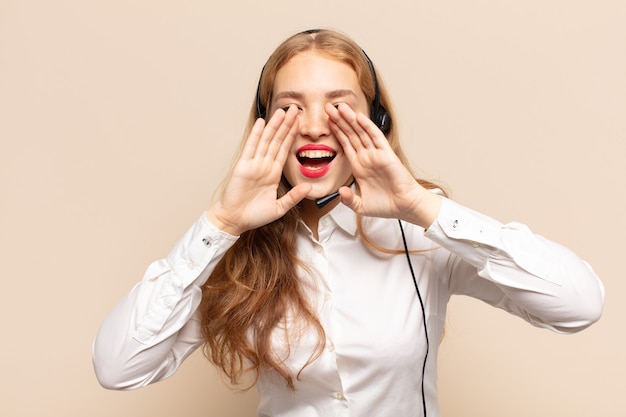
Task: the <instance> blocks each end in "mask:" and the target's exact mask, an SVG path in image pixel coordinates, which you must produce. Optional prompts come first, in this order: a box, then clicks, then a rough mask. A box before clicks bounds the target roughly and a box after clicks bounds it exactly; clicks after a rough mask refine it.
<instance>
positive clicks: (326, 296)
mask: <svg viewBox="0 0 626 417" xmlns="http://www.w3.org/2000/svg"><path fill="white" fill-rule="evenodd" d="M324 301H330V294H329V293H326V294H324Z"/></svg>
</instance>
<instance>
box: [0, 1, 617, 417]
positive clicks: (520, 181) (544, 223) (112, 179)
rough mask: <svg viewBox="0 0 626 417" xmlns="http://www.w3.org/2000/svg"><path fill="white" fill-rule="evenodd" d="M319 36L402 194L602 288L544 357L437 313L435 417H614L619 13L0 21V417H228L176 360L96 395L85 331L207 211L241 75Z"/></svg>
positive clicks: (440, 5) (137, 6)
mask: <svg viewBox="0 0 626 417" xmlns="http://www.w3.org/2000/svg"><path fill="white" fill-rule="evenodd" d="M318 26H323V27H332V28H337V29H340V30H343V31H345V32H347V33H348V34H350V35H352V36H353V37H354V38H355V39H356V40H357V41H358V42H359V43H360V44H361V46H362V47H363V48H365V50H366V51H367V52H368V54H369V55H370V57H372V59H373V60H374V61H375V62H376V64H377V65H378V67H379V71H380V73H381V74H382V76H383V77H384V79H385V80H386V82H387V84H388V86H389V88H390V90H391V93H392V96H393V97H394V102H395V105H396V107H397V108H398V110H399V115H400V120H399V122H400V126H401V129H402V133H403V135H402V137H403V143H404V145H405V147H406V149H407V151H408V154H409V155H410V157H411V159H412V160H413V162H414V163H415V166H416V167H418V168H419V170H420V172H421V173H422V174H423V175H424V176H426V177H428V178H431V179H435V180H439V181H443V182H444V183H445V184H446V185H448V186H449V187H450V189H451V190H452V196H453V197H454V198H455V199H457V200H458V201H460V202H462V203H464V204H467V205H469V206H471V207H473V208H476V209H478V210H481V211H484V212H486V213H488V214H490V215H492V216H494V217H496V218H498V219H500V220H502V221H511V220H517V221H522V222H525V223H527V224H529V225H531V227H532V228H533V229H534V230H535V231H536V232H538V233H540V234H543V235H546V236H548V237H550V238H552V239H554V240H557V241H559V242H561V243H564V244H565V245H567V246H569V247H571V248H572V249H574V250H575V251H576V252H577V253H579V254H580V255H581V256H582V257H583V258H585V259H586V260H588V261H589V262H590V263H591V264H592V265H593V266H594V267H595V269H596V271H597V272H598V274H599V275H600V276H601V277H602V279H603V281H604V284H605V286H606V290H607V300H606V306H605V312H604V316H603V318H602V320H601V321H600V322H599V323H597V324H596V325H595V326H593V327H592V328H590V329H588V330H587V331H585V332H583V333H580V334H577V335H573V336H561V335H556V334H552V333H550V332H548V331H545V330H539V329H535V328H533V327H531V326H529V325H526V324H525V323H524V322H522V321H521V320H519V319H517V318H514V317H510V316H508V315H506V314H505V313H502V312H500V311H498V310H495V309H493V308H490V307H487V306H484V305H482V304H480V303H479V302H476V301H474V300H469V299H462V298H457V299H454V300H453V302H452V303H451V306H450V315H449V319H448V323H447V335H446V338H445V340H444V341H443V344H442V347H441V354H440V363H439V367H440V370H441V375H440V389H441V402H442V411H443V415H444V416H447V417H453V416H464V417H490V416H493V417H501V416H507V417H518V416H519V417H522V416H530V415H532V416H535V417H548V416H555V415H564V416H565V415H566V416H570V417H578V416H580V417H582V416H585V417H587V416H623V415H624V412H626V396H625V395H624V393H623V389H624V382H623V376H624V375H625V374H626V340H625V336H624V335H625V334H626V331H625V330H626V329H625V325H624V317H625V316H626V307H625V305H626V303H625V302H624V301H623V300H624V297H625V293H626V284H625V283H624V276H623V275H624V274H623V265H622V263H623V262H624V250H623V249H624V247H623V246H624V244H623V238H622V236H623V235H624V230H625V227H626V220H625V218H626V213H625V211H626V201H625V198H624V185H623V184H624V179H625V178H626V168H625V164H624V151H625V150H626V145H625V141H626V121H625V119H626V117H625V116H626V2H624V1H623V0H612V1H609V0H599V1H593V2H591V1H578V0H556V1H546V0H529V1H521V0H519V1H506V0H502V1H487V0H472V1H467V0H449V1H446V0H440V1H407V0H404V1H399V0H387V1H375V2H374V1H360V0H354V1H352V0H351V1H341V0H332V1H329V0H318V1H315V2H313V1H308V2H298V1H295V0H291V1H282V0H281V1H265V2H256V1H243V0H237V1H223V2H220V3H217V2H216V1H212V0H206V1H192V0H180V1H176V2H175V1H169V2H168V1H154V0H152V1H147V0H145V1H140V0H135V1H124V2H122V1H110V0H109V1H104V0H98V1H79V0H74V1H71V0H59V1H44V0H19V1H18V0H15V1H12V0H1V1H0V254H1V255H0V256H1V265H2V286H1V289H2V290H1V291H2V292H1V294H2V300H1V302H0V317H1V320H2V323H1V330H2V333H3V335H2V344H1V348H0V349H1V351H0V352H1V355H0V415H2V416H79V415H80V416H91V417H97V416H171V415H177V416H186V417H193V416H198V417H200V416H202V417H207V416H208V417H212V416H251V415H253V413H254V411H253V410H254V408H255V401H256V393H254V392H251V393H248V394H245V395H239V394H233V393H231V392H230V391H228V390H227V389H226V388H224V387H223V386H222V384H221V382H220V379H219V376H218V375H217V374H216V372H215V371H214V370H213V368H212V367H211V366H210V365H209V364H208V363H207V362H206V361H204V359H203V358H202V356H201V355H200V354H196V355H194V356H193V357H192V358H191V359H190V360H189V361H188V362H187V363H185V364H184V366H183V368H182V369H181V370H180V371H179V372H178V373H177V375H175V376H174V377H173V378H172V379H170V380H169V381H166V382H162V383H159V384H156V385H154V386H151V387H148V388H146V389H142V390H139V391H135V392H130V393H129V392H109V391H106V390H104V389H102V388H100V387H99V386H98V384H97V382H96V380H95V377H94V375H93V371H92V368H91V354H90V345H91V340H92V338H93V336H94V334H95V333H96V330H97V328H98V326H99V323H100V322H101V320H102V319H103V317H104V315H105V314H106V313H107V312H108V311H109V310H110V309H111V308H112V307H113V305H114V304H115V303H116V302H117V301H118V300H119V299H120V298H121V297H122V296H123V295H124V294H125V293H126V292H127V291H128V290H129V289H130V287H131V286H132V285H133V284H134V283H135V282H136V281H137V280H139V279H140V278H141V276H142V275H143V272H144V269H145V268H146V266H147V265H148V263H149V262H151V261H152V260H154V259H156V258H159V257H162V256H164V255H165V254H166V253H167V251H168V249H169V248H170V247H171V246H172V245H173V243H174V242H175V241H176V240H177V239H178V237H179V236H180V235H181V234H182V233H183V232H184V230H186V228H187V226H188V225H189V224H191V222H193V221H194V220H195V219H196V218H197V216H199V215H200V214H201V213H202V211H203V210H204V209H205V208H206V207H207V206H208V204H209V202H210V200H211V198H212V192H213V190H214V189H215V187H216V185H217V184H218V183H219V181H220V180H221V179H222V177H223V175H224V173H225V171H226V170H227V169H228V167H229V165H230V163H231V160H232V154H233V152H234V150H235V148H236V146H237V144H238V142H239V140H240V134H241V132H242V130H243V125H244V121H245V118H246V115H247V112H248V109H249V106H250V104H251V100H252V98H253V94H254V89H255V86H256V82H257V77H258V75H259V71H260V69H261V67H262V65H263V63H264V61H265V59H266V57H267V55H268V54H269V53H270V52H271V50H272V49H273V48H274V47H275V46H276V45H277V43H278V42H280V41H281V40H282V39H284V38H285V37H286V36H288V35H291V34H292V33H294V32H295V31H300V30H303V29H307V28H311V27H318Z"/></svg>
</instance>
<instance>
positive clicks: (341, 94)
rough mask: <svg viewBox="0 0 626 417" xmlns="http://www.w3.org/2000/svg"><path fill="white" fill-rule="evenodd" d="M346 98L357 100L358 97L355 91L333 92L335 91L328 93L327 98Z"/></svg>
mask: <svg viewBox="0 0 626 417" xmlns="http://www.w3.org/2000/svg"><path fill="white" fill-rule="evenodd" d="M346 96H353V97H355V98H357V97H358V96H357V95H356V93H355V92H354V91H352V90H349V89H343V90H333V91H329V92H328V93H326V98H339V97H346Z"/></svg>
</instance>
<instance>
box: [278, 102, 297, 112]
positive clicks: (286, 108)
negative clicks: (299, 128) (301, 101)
mask: <svg viewBox="0 0 626 417" xmlns="http://www.w3.org/2000/svg"><path fill="white" fill-rule="evenodd" d="M291 106H296V107H297V108H298V111H299V112H301V111H302V107H300V106H298V105H296V104H289V105H287V106H283V107H281V108H282V109H283V110H284V111H285V112H287V110H289V107H291Z"/></svg>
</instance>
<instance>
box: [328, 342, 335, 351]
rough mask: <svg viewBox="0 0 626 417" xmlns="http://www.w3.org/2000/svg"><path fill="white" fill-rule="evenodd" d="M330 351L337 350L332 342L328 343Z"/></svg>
mask: <svg viewBox="0 0 626 417" xmlns="http://www.w3.org/2000/svg"><path fill="white" fill-rule="evenodd" d="M328 351H329V352H331V353H332V352H334V351H335V345H333V344H332V343H331V344H330V345H328Z"/></svg>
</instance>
